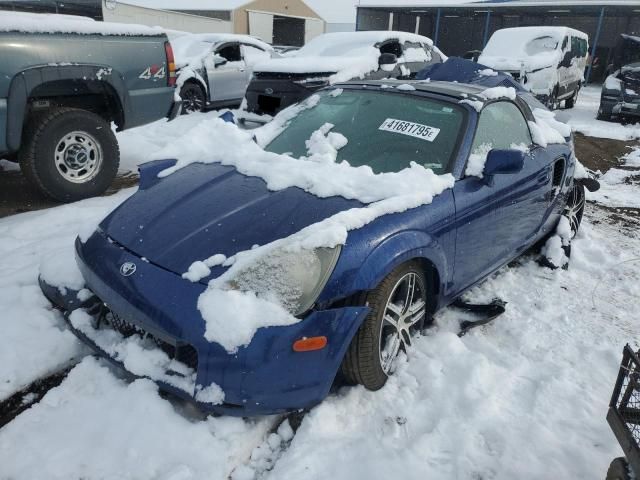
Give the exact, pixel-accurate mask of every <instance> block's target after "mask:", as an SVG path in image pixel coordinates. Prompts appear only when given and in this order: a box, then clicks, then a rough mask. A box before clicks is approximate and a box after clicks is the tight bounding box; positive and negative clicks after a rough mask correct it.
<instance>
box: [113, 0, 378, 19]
mask: <svg viewBox="0 0 640 480" xmlns="http://www.w3.org/2000/svg"><path fill="white" fill-rule="evenodd" d="M119 1H120V2H122V3H128V4H130V5H135V6H137V7H145V8H156V9H159V10H179V11H182V12H185V11H189V10H194V11H196V10H198V11H203V10H204V11H206V10H223V11H230V10H235V9H237V8H240V7H242V6H244V5H247V4H249V3H251V2H252V1H253V0H180V1H179V2H176V0H119ZM302 1H303V2H304V3H305V4H307V6H309V7H310V8H311V9H312V10H314V11H315V12H316V13H317V14H318V15H319V16H320V17H322V18H323V19H324V20H325V21H326V22H329V23H355V22H356V3H357V2H358V0H302ZM387 3H389V0H387Z"/></svg>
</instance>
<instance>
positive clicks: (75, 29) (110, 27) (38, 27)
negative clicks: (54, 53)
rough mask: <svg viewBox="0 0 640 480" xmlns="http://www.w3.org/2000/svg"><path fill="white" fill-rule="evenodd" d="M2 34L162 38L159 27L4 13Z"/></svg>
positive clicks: (56, 15) (55, 15)
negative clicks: (67, 34)
mask: <svg viewBox="0 0 640 480" xmlns="http://www.w3.org/2000/svg"><path fill="white" fill-rule="evenodd" d="M0 32H25V33H78V34H82V35H91V34H98V35H146V36H148V35H162V34H163V33H164V30H163V29H161V28H160V27H147V26H144V25H135V24H129V23H112V22H96V21H95V20H93V19H92V18H88V17H79V16H76V15H59V14H47V13H24V12H2V14H1V15H0Z"/></svg>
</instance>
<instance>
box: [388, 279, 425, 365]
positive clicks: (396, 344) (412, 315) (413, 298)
mask: <svg viewBox="0 0 640 480" xmlns="http://www.w3.org/2000/svg"><path fill="white" fill-rule="evenodd" d="M425 313H426V303H425V285H424V283H423V281H422V279H421V278H420V276H418V275H417V274H416V273H414V272H409V273H407V274H405V275H404V276H402V277H401V278H400V279H399V280H398V281H397V283H396V285H395V286H394V287H393V289H392V291H391V295H390V296H389V299H388V300H387V303H386V305H385V310H384V315H383V319H382V323H381V324H380V348H379V352H380V366H381V367H382V370H383V371H384V373H385V374H386V375H389V374H391V373H392V369H393V362H394V360H395V358H396V357H397V356H398V353H399V352H400V350H403V349H405V348H406V347H407V346H410V345H411V334H412V333H413V332H414V331H415V329H416V328H417V327H418V326H419V325H420V322H421V321H422V320H423V319H424V317H425Z"/></svg>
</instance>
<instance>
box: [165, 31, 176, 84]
mask: <svg viewBox="0 0 640 480" xmlns="http://www.w3.org/2000/svg"><path fill="white" fill-rule="evenodd" d="M164 52H165V53H166V54H167V85H169V86H170V87H175V86H176V62H175V59H174V57H173V48H172V47H171V43H169V42H164Z"/></svg>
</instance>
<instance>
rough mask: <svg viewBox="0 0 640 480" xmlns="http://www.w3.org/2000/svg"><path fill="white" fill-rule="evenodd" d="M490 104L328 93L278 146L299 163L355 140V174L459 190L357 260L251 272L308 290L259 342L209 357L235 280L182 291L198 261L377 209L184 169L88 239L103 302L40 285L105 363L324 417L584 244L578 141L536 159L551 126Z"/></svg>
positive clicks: (415, 95)
mask: <svg viewBox="0 0 640 480" xmlns="http://www.w3.org/2000/svg"><path fill="white" fill-rule="evenodd" d="M338 87H339V88H338ZM337 90H339V92H337ZM483 90H484V87H479V86H476V85H469V84H459V83H450V82H410V85H406V84H402V82H393V81H371V82H349V83H346V84H343V85H339V86H335V87H334V88H329V89H325V90H324V91H321V92H320V93H319V100H318V102H317V104H316V105H314V106H313V108H307V109H303V110H301V111H300V112H299V113H298V115H297V116H296V117H295V118H294V119H293V120H292V121H291V123H290V124H289V125H288V127H287V128H285V129H284V130H283V131H282V132H281V133H280V134H279V135H278V136H276V137H275V138H274V139H273V140H272V141H271V142H270V143H269V144H268V145H266V147H265V150H267V151H269V152H276V153H279V154H282V153H287V154H288V155H289V156H290V157H292V158H298V157H300V156H302V155H305V152H306V151H307V148H308V142H306V141H307V140H308V139H309V138H310V136H311V135H312V133H313V132H314V131H316V130H317V129H318V128H319V127H320V126H321V125H323V124H324V123H326V122H328V123H330V124H332V125H333V131H335V132H340V133H341V134H343V135H344V136H345V137H346V138H347V139H348V143H347V144H346V145H342V148H340V149H339V150H338V154H337V155H338V157H337V159H338V161H340V160H342V159H348V162H349V164H350V165H351V166H353V167H363V166H368V168H370V169H372V171H373V172H375V173H383V172H399V171H402V170H404V169H406V168H409V167H411V165H413V164H414V162H415V163H417V164H420V165H424V167H425V168H428V169H431V170H433V172H434V173H435V174H438V175H441V174H447V173H448V174H450V176H451V177H450V178H452V185H453V186H452V187H451V188H447V189H444V191H442V193H440V194H439V195H436V196H435V197H434V198H433V201H432V202H431V203H429V204H424V205H421V206H418V207H416V208H409V209H407V210H405V211H400V212H398V213H393V214H386V215H382V216H379V217H378V218H375V219H374V220H373V221H371V222H369V223H366V224H364V226H361V227H360V228H355V229H353V230H351V231H349V232H348V237H347V239H346V242H344V244H342V245H340V246H337V247H335V248H321V249H316V250H313V251H312V252H307V257H305V261H304V262H302V261H301V262H300V263H296V261H295V258H294V261H293V262H289V263H287V264H286V265H274V264H268V263H266V264H262V265H261V266H260V267H256V268H255V269H254V270H249V271H252V272H253V273H254V274H255V275H260V276H261V277H262V278H265V277H266V278H267V279H268V278H269V275H270V274H271V273H272V272H271V270H270V268H271V269H274V272H275V270H278V274H279V275H281V274H282V271H283V270H284V271H285V273H286V274H288V275H291V276H292V277H294V278H295V281H296V283H297V285H298V287H299V288H297V290H296V292H295V293H294V297H295V298H294V299H293V302H292V305H293V306H292V307H291V310H290V311H291V313H292V315H293V316H295V319H296V321H295V322H291V323H290V324H288V325H279V326H268V327H263V328H258V329H257V331H256V332H255V334H254V335H253V336H252V338H251V339H250V341H249V342H248V343H246V344H244V345H241V346H240V347H239V348H236V349H231V350H230V349H228V348H224V347H223V346H222V345H221V344H219V343H216V342H212V341H210V340H208V339H207V338H206V335H205V330H206V328H207V326H206V324H205V323H206V322H205V320H204V319H203V316H202V314H201V312H200V311H199V310H198V308H197V305H198V299H199V297H200V295H201V294H202V293H203V292H204V291H205V290H206V289H207V288H208V287H207V284H208V282H209V281H211V280H212V279H215V278H216V277H220V276H221V275H223V274H224V273H225V271H227V269H228V268H229V266H228V265H226V264H225V263H224V262H222V261H219V262H212V263H211V264H210V269H208V270H206V269H205V271H204V274H203V276H202V277H201V278H200V277H196V279H195V280H196V281H190V280H187V279H185V278H184V275H183V274H184V273H185V272H187V271H189V269H190V267H191V266H192V265H193V262H194V260H196V259H206V258H209V257H211V256H213V255H214V254H218V253H223V254H224V255H225V256H226V257H227V258H228V257H231V256H233V255H234V254H236V253H237V252H242V251H250V250H251V249H252V247H253V246H254V245H265V244H268V243H269V242H273V241H275V240H278V239H281V238H285V237H288V236H290V235H292V234H295V233H296V232H298V231H300V230H301V229H303V228H305V227H307V226H309V225H312V224H315V223H317V222H320V221H322V220H324V219H327V218H328V217H331V216H332V215H335V214H336V213H338V212H343V211H346V210H348V209H353V208H359V207H361V206H362V205H363V202H362V201H360V200H357V199H353V198H352V199H347V198H344V197H341V196H325V197H324V198H320V197H319V196H316V195H313V194H311V193H309V192H307V191H305V190H304V189H303V188H298V187H288V188H282V189H279V190H273V189H271V190H270V189H269V188H267V183H266V182H265V181H264V180H263V179H262V178H259V177H256V176H249V175H243V174H241V173H239V171H238V170H237V169H234V167H233V166H229V165H223V164H221V163H209V164H202V163H193V164H191V165H189V166H186V167H185V168H181V169H178V170H176V171H175V172H174V173H172V174H171V175H168V176H165V177H163V178H160V177H159V176H158V173H159V172H160V171H162V170H164V169H166V168H167V167H170V166H172V165H174V164H175V160H161V161H156V162H150V163H148V164H145V165H143V166H142V167H141V168H140V188H139V191H138V192H137V193H135V194H134V195H133V196H132V197H130V198H129V199H128V200H127V201H125V202H124V203H123V204H122V205H121V206H119V207H118V208H117V209H115V211H113V212H112V213H111V214H110V215H109V216H108V217H107V218H105V219H104V220H103V221H102V223H101V224H100V226H99V228H98V229H97V230H96V231H95V232H94V233H93V234H92V235H91V236H90V237H88V238H85V239H83V241H81V240H80V239H77V240H76V254H77V261H78V265H79V267H80V270H81V272H82V275H83V277H84V279H85V281H86V286H87V289H86V290H83V291H81V292H80V293H79V294H75V292H70V291H68V290H67V291H66V295H62V294H61V290H59V289H58V288H54V287H52V286H51V285H48V284H47V283H46V281H44V279H41V287H42V289H43V292H44V293H45V295H46V296H47V297H48V298H49V299H50V300H51V301H52V302H54V303H55V304H57V305H59V306H60V307H61V308H63V309H64V310H66V314H65V316H66V318H67V319H68V320H69V325H70V328H71V329H72V330H73V331H74V333H75V334H76V335H77V336H78V337H80V338H81V339H82V340H83V341H84V342H86V343H87V344H89V345H90V346H91V347H92V348H94V349H95V350H96V351H97V352H98V353H100V354H101V355H104V356H105V357H107V358H108V359H110V360H111V361H113V362H115V363H116V364H118V365H119V366H120V367H122V368H124V369H125V370H127V371H129V372H130V373H131V374H132V375H133V376H134V377H136V376H147V377H150V378H153V379H154V380H155V381H157V382H158V384H159V385H160V386H161V387H162V388H164V389H165V390H168V391H171V392H173V393H175V394H177V395H179V396H181V397H183V398H187V399H189V400H192V401H194V402H196V403H197V404H198V406H200V407H201V408H203V409H208V410H210V411H213V412H216V413H222V414H230V415H241V416H247V415H255V414H268V413H275V412H283V411H288V410H292V409H301V408H308V407H311V406H313V405H315V404H317V403H318V402H320V401H322V399H323V398H324V397H325V396H326V395H327V394H328V392H329V390H330V388H331V386H332V385H333V384H334V382H335V380H336V378H340V379H341V381H346V382H348V383H352V384H362V385H364V386H365V387H366V388H368V389H371V390H376V389H379V388H381V387H382V386H383V385H384V384H385V382H386V380H387V378H388V376H389V375H390V374H392V372H393V362H394V359H395V358H396V356H397V355H398V353H399V352H400V351H401V350H409V347H410V345H411V337H412V334H413V333H414V332H415V331H416V330H417V329H419V328H422V327H423V326H424V324H425V323H428V322H429V320H430V319H431V318H432V315H433V314H434V312H436V311H437V310H439V309H441V308H443V307H445V306H447V305H449V304H451V303H452V302H454V301H455V300H456V299H458V298H459V297H460V296H461V295H462V294H463V293H464V292H465V291H467V290H468V289H469V288H471V287H473V286H474V285H476V284H478V283H479V282H481V281H482V280H483V279H485V278H486V277H487V276H489V275H490V274H491V273H493V272H495V271H496V270H497V269H499V268H500V267H502V266H504V265H506V264H507V263H508V262H510V261H512V260H513V259H515V258H516V257H518V256H519V255H521V254H522V253H523V252H525V251H526V250H528V249H530V248H531V247H532V246H534V245H536V244H538V243H541V242H544V240H545V239H546V238H548V237H550V236H551V235H553V233H554V231H555V229H556V226H557V225H558V223H559V221H560V219H561V217H562V216H563V215H564V216H566V217H567V218H568V220H569V222H568V224H569V225H570V227H571V234H572V235H575V234H576V232H577V230H578V227H579V225H580V221H581V218H582V213H583V209H584V203H585V195H584V187H583V185H582V183H581V182H579V181H576V180H574V172H575V169H576V158H575V156H574V152H573V143H572V140H571V138H566V139H565V141H564V142H556V143H549V144H548V145H545V146H541V145H539V144H536V143H535V142H534V139H537V140H538V143H546V142H543V141H539V138H540V131H539V128H538V127H536V126H535V125H534V123H535V122H536V120H535V118H534V115H533V113H532V106H538V105H534V103H533V102H535V100H533V99H531V98H529V97H528V96H527V95H526V94H525V93H523V92H518V93H517V94H516V95H507V96H500V95H483ZM536 130H538V131H537V132H536ZM532 133H533V136H532ZM560 138H561V139H562V136H561V137H560ZM343 143H344V142H343ZM425 162H427V163H425ZM448 178H449V177H448ZM565 223H566V222H565ZM309 256H310V257H309ZM309 258H310V259H309ZM274 275H275V273H274ZM214 313H215V312H214ZM244 314H245V312H243V311H236V312H235V315H230V314H229V311H228V309H227V311H225V312H222V311H221V312H220V315H226V316H228V318H223V319H220V322H222V324H223V325H224V327H225V328H227V329H228V330H229V331H230V332H233V330H234V328H235V325H236V324H237V323H238V319H239V318H241V317H242V316H243V315H244ZM253 314H254V315H255V312H253ZM265 315H267V312H265ZM138 353H145V354H147V356H146V357H145V356H144V355H138ZM143 357H144V358H143ZM147 357H151V360H149V359H148V358H147ZM145 362H147V363H145Z"/></svg>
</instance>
